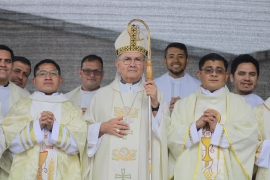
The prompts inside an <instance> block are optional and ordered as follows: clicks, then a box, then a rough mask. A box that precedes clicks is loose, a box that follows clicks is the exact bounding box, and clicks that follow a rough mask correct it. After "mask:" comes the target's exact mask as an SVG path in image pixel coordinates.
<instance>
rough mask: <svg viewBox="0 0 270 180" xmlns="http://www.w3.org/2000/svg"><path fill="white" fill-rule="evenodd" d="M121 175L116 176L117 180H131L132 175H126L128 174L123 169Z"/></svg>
mask: <svg viewBox="0 0 270 180" xmlns="http://www.w3.org/2000/svg"><path fill="white" fill-rule="evenodd" d="M121 173H122V174H116V175H115V178H116V179H119V178H121V179H122V180H125V179H126V178H128V179H131V175H130V174H127V175H125V174H126V170H125V169H121Z"/></svg>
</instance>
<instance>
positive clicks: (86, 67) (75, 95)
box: [66, 55, 104, 113]
mask: <svg viewBox="0 0 270 180" xmlns="http://www.w3.org/2000/svg"><path fill="white" fill-rule="evenodd" d="M78 74H79V76H80V78H81V81H82V85H81V86H79V87H77V88H75V89H74V90H72V91H70V92H69V93H67V94H66V97H67V98H68V99H69V100H70V101H71V102H73V103H74V104H75V105H77V106H78V107H80V108H81V109H82V112H83V113H84V112H85V111H86V108H87V107H88V106H89V105H90V102H91V100H92V98H93V96H94V95H95V93H96V92H97V90H98V89H99V88H100V83H101V80H102V78H103V76H104V71H103V61H102V59H101V57H99V56H97V55H88V56H85V57H84V58H83V59H82V61H81V68H80V69H79V71H78Z"/></svg>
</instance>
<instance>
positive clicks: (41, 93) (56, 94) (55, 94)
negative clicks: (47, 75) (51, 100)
mask: <svg viewBox="0 0 270 180" xmlns="http://www.w3.org/2000/svg"><path fill="white" fill-rule="evenodd" d="M36 93H37V94H40V95H44V96H48V95H46V94H45V93H44V92H40V91H36ZM58 95H59V93H58V92H55V93H53V94H52V95H51V96H58Z"/></svg>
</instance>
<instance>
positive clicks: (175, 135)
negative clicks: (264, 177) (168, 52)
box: [167, 86, 257, 180]
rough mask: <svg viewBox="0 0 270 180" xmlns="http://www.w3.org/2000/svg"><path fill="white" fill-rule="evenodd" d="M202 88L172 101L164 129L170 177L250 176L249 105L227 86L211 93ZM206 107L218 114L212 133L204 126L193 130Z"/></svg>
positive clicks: (252, 122) (252, 129)
mask: <svg viewBox="0 0 270 180" xmlns="http://www.w3.org/2000/svg"><path fill="white" fill-rule="evenodd" d="M204 91H205V90H204V89H203V88H201V87H200V88H199V89H198V90H197V92H196V93H194V94H191V95H190V96H188V97H186V98H184V99H181V100H180V101H178V102H177V103H176V104H175V107H174V110H173V112H172V115H171V125H170V127H169V128H168V132H167V135H168V147H169V149H170V152H171V154H170V162H169V164H170V165H171V166H170V170H171V171H170V173H171V174H170V178H172V177H173V176H174V179H175V180H191V179H197V180H208V179H229V180H234V179H235V180H239V179H241V180H242V179H251V177H252V170H253V163H254V156H255V149H256V144H257V142H256V139H257V131H256V128H257V122H256V119H255V117H254V114H253V112H252V110H251V107H250V105H249V104H247V103H246V101H245V99H244V98H243V97H240V96H238V95H235V94H232V93H230V92H229V90H228V88H227V87H226V86H225V87H224V88H221V89H220V90H218V92H216V93H213V95H211V94H208V95H205V94H203V92H204ZM207 109H214V110H216V111H218V112H219V114H220V116H221V119H220V122H219V123H217V126H216V128H215V131H214V132H213V133H211V132H210V131H209V129H207V128H206V127H204V128H202V129H200V130H197V129H196V120H198V119H199V118H200V117H201V116H202V115H203V112H204V111H205V110H207ZM173 165H175V166H174V167H172V166H173Z"/></svg>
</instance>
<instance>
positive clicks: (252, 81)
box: [230, 54, 264, 108]
mask: <svg viewBox="0 0 270 180" xmlns="http://www.w3.org/2000/svg"><path fill="white" fill-rule="evenodd" d="M259 75H260V64H259V62H258V61H257V60H256V59H254V58H253V57H252V56H250V55H248V54H242V55H240V56H238V57H236V58H235V59H234V60H233V61H232V64H231V74H230V80H231V82H232V83H233V85H234V93H235V94H240V95H242V96H244V97H245V99H246V101H247V102H248V103H249V104H250V105H251V107H252V108H254V107H256V106H257V105H259V104H262V103H263V102H264V100H263V99H262V98H261V97H260V96H258V95H256V94H254V93H253V91H254V89H255V88H256V86H257V82H258V79H259Z"/></svg>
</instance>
